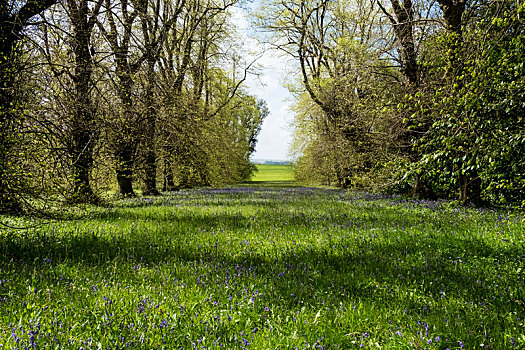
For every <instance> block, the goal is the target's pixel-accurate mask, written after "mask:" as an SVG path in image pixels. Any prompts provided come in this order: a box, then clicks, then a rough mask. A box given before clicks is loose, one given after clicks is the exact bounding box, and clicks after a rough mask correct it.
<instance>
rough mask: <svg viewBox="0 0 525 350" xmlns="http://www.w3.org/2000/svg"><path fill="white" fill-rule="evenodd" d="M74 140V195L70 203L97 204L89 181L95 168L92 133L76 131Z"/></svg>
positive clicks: (71, 152) (72, 151)
mask: <svg viewBox="0 0 525 350" xmlns="http://www.w3.org/2000/svg"><path fill="white" fill-rule="evenodd" d="M73 140H74V141H73V145H72V148H71V150H70V157H71V160H72V169H71V172H72V175H73V193H72V195H71V197H70V201H71V202H73V203H97V202H98V198H97V196H96V195H95V194H94V193H93V189H92V187H91V183H90V180H89V178H90V175H91V170H92V168H93V140H92V133H91V132H90V131H89V130H76V131H75V132H73Z"/></svg>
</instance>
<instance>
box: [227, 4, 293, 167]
mask: <svg viewBox="0 0 525 350" xmlns="http://www.w3.org/2000/svg"><path fill="white" fill-rule="evenodd" d="M234 19H235V22H236V24H237V25H238V27H239V29H240V32H241V35H242V36H244V38H243V43H244V46H245V47H243V49H244V50H246V51H248V52H251V53H252V54H255V53H256V52H261V50H262V48H260V47H258V46H257V41H256V40H255V39H253V38H250V37H249V35H248V31H249V22H248V20H247V18H246V10H242V9H239V8H236V9H235V10H234ZM258 63H259V65H260V67H261V70H260V72H261V73H262V74H261V75H260V76H259V77H257V76H253V75H250V76H249V77H248V78H247V81H246V86H247V87H248V90H249V92H250V94H251V95H254V96H257V97H258V98H261V99H263V100H265V101H266V103H267V104H268V109H269V110H270V115H269V116H268V117H267V118H266V120H265V121H264V123H263V126H262V129H261V133H260V134H259V139H258V142H257V147H256V150H255V154H254V155H253V156H252V159H271V160H286V159H288V148H289V146H290V143H291V141H292V134H291V128H290V123H291V121H292V119H293V117H292V113H291V112H290V110H289V106H290V104H291V103H292V99H291V95H290V93H289V91H288V90H287V89H286V88H285V87H283V81H284V79H285V76H286V69H287V66H288V65H289V64H290V62H289V61H288V59H287V58H286V57H282V56H280V55H279V53H278V52H276V51H266V52H265V53H264V55H263V56H262V57H261V58H260V59H259V60H258Z"/></svg>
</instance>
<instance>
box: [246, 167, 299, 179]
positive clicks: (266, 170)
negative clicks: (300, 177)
mask: <svg viewBox="0 0 525 350" xmlns="http://www.w3.org/2000/svg"><path fill="white" fill-rule="evenodd" d="M256 166H257V172H256V173H255V174H254V176H253V178H252V181H253V182H288V183H291V182H293V181H294V175H293V169H292V166H291V165H270V164H257V165H256Z"/></svg>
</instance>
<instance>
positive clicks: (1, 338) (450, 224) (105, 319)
mask: <svg viewBox="0 0 525 350" xmlns="http://www.w3.org/2000/svg"><path fill="white" fill-rule="evenodd" d="M524 231H525V223H524V219H523V214H522V213H508V212H504V211H493V210H486V209H468V208H451V207H450V206H448V205H447V203H445V202H433V201H413V200H404V199H401V198H395V197H394V198H392V197H382V196H369V195H365V194H356V193H349V192H345V191H341V190H330V189H312V188H261V187H241V188H231V189H218V190H212V189H204V190H194V191H181V192H178V193H173V194H170V195H166V196H163V197H161V198H139V199H132V200H123V201H120V202H117V203H115V205H114V206H112V207H109V208H89V210H88V211H87V212H86V213H85V214H84V215H83V216H81V217H79V218H77V219H75V220H69V221H62V222H54V223H49V224H46V225H45V226H42V227H38V228H34V229H31V230H28V231H25V232H19V231H15V230H10V229H3V230H2V231H1V232H0V235H1V236H0V346H1V347H3V348H7V349H24V348H39V349H80V348H82V349H110V348H111V349H115V348H118V349H121V348H138V349H156V348H159V349H162V348H165V349H178V348H180V349H193V348H195V349H215V348H226V349H284V348H290V349H292V348H298V349H305V348H324V349H337V348H339V349H353V348H368V349H376V348H382V349H409V348H416V349H418V348H421V349H423V348H427V349H446V348H449V349H460V348H465V349H473V348H475V349H508V348H512V347H514V346H515V347H516V348H525V334H524V329H525V324H524V319H525V305H524V302H525V295H524V291H525V286H524V283H525V279H524V271H523V269H524V268H525V263H524V262H525V238H524Z"/></svg>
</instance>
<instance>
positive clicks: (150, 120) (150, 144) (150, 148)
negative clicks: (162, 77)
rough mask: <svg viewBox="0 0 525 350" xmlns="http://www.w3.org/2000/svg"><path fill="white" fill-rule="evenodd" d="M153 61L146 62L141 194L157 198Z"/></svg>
mask: <svg viewBox="0 0 525 350" xmlns="http://www.w3.org/2000/svg"><path fill="white" fill-rule="evenodd" d="M154 68H155V61H153V60H149V62H148V86H147V92H146V101H145V102H146V116H145V120H144V122H145V130H144V147H145V158H146V159H145V179H144V188H143V190H142V194H143V195H145V196H158V195H160V192H159V191H158V190H157V154H156V152H155V128H156V124H157V110H156V109H155V106H154V101H153V87H154V81H153V80H154V79H155V70H154Z"/></svg>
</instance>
